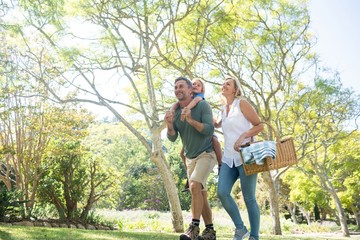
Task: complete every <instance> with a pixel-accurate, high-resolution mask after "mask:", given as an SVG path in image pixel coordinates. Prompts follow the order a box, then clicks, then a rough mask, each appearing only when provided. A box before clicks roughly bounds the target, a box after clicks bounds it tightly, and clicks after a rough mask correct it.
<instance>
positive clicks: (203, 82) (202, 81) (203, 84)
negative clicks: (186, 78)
mask: <svg viewBox="0 0 360 240" xmlns="http://www.w3.org/2000/svg"><path fill="white" fill-rule="evenodd" d="M195 81H199V82H200V83H201V85H202V88H201V89H202V90H201V93H205V81H204V80H202V79H201V78H194V79H193V80H192V81H191V82H195Z"/></svg>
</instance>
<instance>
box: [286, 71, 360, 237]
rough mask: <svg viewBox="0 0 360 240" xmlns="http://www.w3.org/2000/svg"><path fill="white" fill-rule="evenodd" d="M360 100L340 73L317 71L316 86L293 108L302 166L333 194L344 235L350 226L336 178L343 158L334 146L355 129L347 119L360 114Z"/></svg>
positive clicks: (301, 97)
mask: <svg viewBox="0 0 360 240" xmlns="http://www.w3.org/2000/svg"><path fill="white" fill-rule="evenodd" d="M324 73H326V72H322V74H324ZM358 102H359V97H358V96H356V95H354V94H353V92H352V91H350V90H349V89H343V88H342V86H341V83H340V81H339V78H338V75H336V74H335V75H334V76H331V75H330V76H325V77H324V76H323V77H322V76H321V75H318V78H317V79H316V81H315V86H314V87H313V88H312V87H308V88H304V89H302V91H300V92H299V97H298V98H297V99H296V100H294V103H295V104H294V105H293V106H292V109H291V111H292V114H293V118H294V119H296V120H297V123H296V124H295V128H294V132H296V138H297V139H298V140H299V142H301V143H302V144H301V145H300V149H299V151H298V152H299V155H300V158H302V161H301V162H300V164H299V167H300V169H301V170H302V172H303V173H304V174H305V175H306V176H308V179H309V180H311V179H312V178H313V176H314V174H315V176H316V177H317V178H318V185H319V187H320V188H322V189H324V190H325V191H326V192H328V193H329V194H330V195H331V197H332V199H333V201H334V204H335V207H336V211H337V217H338V219H339V222H340V225H341V229H342V232H343V235H344V236H349V229H348V226H347V221H346V216H345V213H344V209H343V207H342V203H341V201H340V198H339V195H338V190H337V189H336V187H335V182H334V180H333V179H334V174H335V172H336V170H337V169H336V166H337V165H338V163H339V161H341V160H340V159H341V158H339V155H337V154H334V152H333V151H332V148H333V146H334V144H336V143H337V142H338V141H342V140H344V139H346V138H347V137H348V136H349V135H351V134H352V133H353V132H354V131H353V130H348V131H346V130H345V127H347V124H348V121H351V120H353V119H356V118H358V116H359V114H360V109H359V106H358ZM344 133H345V134H344ZM313 182H314V183H315V184H316V182H315V181H313Z"/></svg>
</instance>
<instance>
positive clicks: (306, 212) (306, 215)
mask: <svg viewBox="0 0 360 240" xmlns="http://www.w3.org/2000/svg"><path fill="white" fill-rule="evenodd" d="M298 206H299V209H300V211H301V213H302V214H303V216H305V218H306V222H307V224H308V225H310V224H311V218H310V212H309V211H306V209H305V208H303V207H302V206H301V205H298Z"/></svg>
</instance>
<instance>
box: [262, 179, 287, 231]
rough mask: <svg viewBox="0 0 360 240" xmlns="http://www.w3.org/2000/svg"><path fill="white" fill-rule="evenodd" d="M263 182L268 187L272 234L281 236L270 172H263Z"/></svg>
mask: <svg viewBox="0 0 360 240" xmlns="http://www.w3.org/2000/svg"><path fill="white" fill-rule="evenodd" d="M262 176H263V179H264V182H265V183H266V185H267V186H268V187H269V188H268V192H269V198H270V214H271V218H272V221H273V234H275V235H282V232H281V224H280V216H279V201H278V193H277V192H276V189H275V183H274V181H273V179H272V177H271V174H270V172H264V173H263V174H262Z"/></svg>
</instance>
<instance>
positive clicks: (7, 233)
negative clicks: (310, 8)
mask: <svg viewBox="0 0 360 240" xmlns="http://www.w3.org/2000/svg"><path fill="white" fill-rule="evenodd" d="M97 214H98V215H99V216H100V217H101V218H102V219H104V220H106V222H113V223H114V224H116V225H117V226H118V228H119V230H114V231H103V230H83V229H71V228H44V227H22V226H5V225H0V239H2V240H25V239H26V240H35V239H36V240H72V239H76V240H85V239H86V240H91V239H96V240H115V239H122V240H134V239H140V240H141V239H144V240H145V239H146V240H148V239H152V240H153V239H154V240H156V239H159V240H172V239H174V240H175V239H176V240H178V239H179V234H178V233H174V232H173V231H172V224H171V220H170V219H171V216H170V213H161V212H155V211H122V212H116V211H109V210H98V211H97ZM213 215H214V224H215V228H216V231H217V239H218V240H231V239H232V232H233V226H232V223H231V220H230V219H229V217H228V216H227V214H226V213H225V212H224V211H223V210H221V209H220V210H214V212H213ZM183 216H184V222H185V225H187V223H188V222H189V221H190V220H191V216H190V214H189V213H188V212H184V213H183ZM242 216H243V217H244V221H245V224H246V225H248V222H247V218H246V214H245V213H242ZM271 226H272V224H271V219H270V217H268V216H262V218H261V229H260V234H261V236H260V237H261V239H262V240H270V239H272V240H283V239H286V240H315V239H316V240H319V239H323V240H324V239H328V240H330V239H337V240H342V239H344V240H345V239H349V238H344V237H341V232H340V227H338V226H336V225H334V224H331V223H328V224H319V223H314V224H311V225H305V224H302V225H295V224H292V223H291V221H285V220H283V221H282V230H283V236H274V235H271ZM351 239H360V235H352V236H351Z"/></svg>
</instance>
